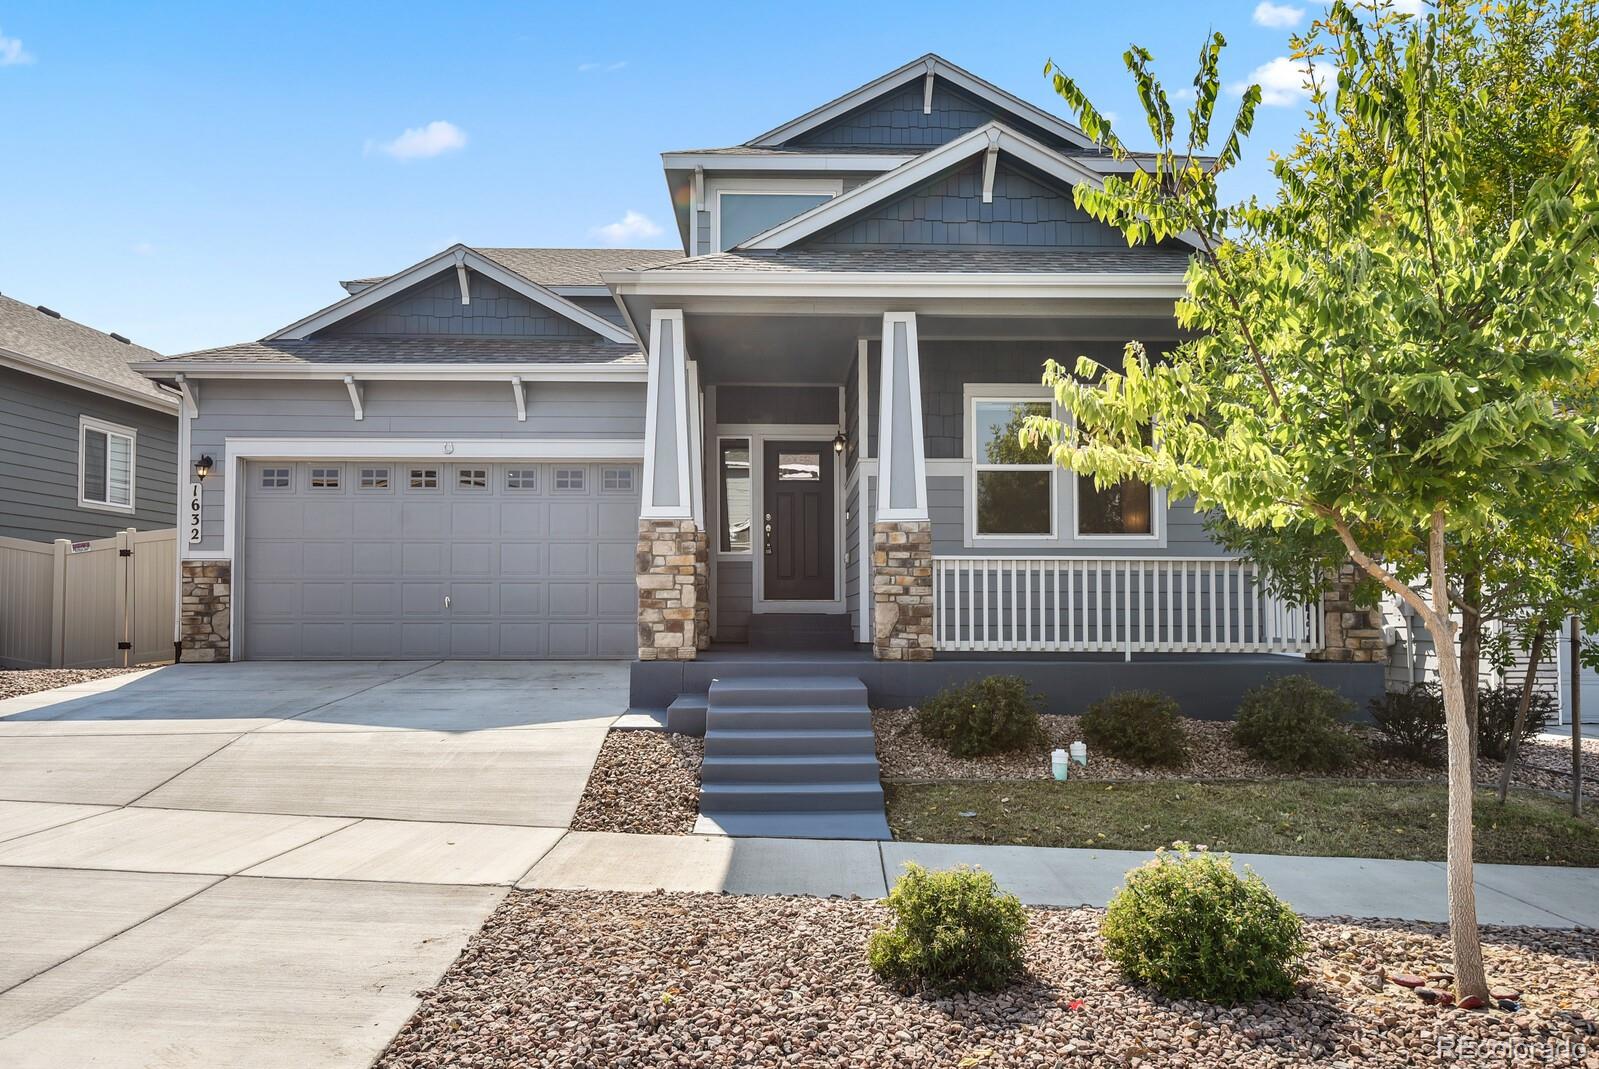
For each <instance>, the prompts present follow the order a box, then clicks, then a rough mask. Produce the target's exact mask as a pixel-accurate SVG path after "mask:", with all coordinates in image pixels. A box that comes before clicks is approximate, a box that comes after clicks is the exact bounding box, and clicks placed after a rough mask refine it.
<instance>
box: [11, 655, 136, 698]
mask: <svg viewBox="0 0 1599 1069" xmlns="http://www.w3.org/2000/svg"><path fill="white" fill-rule="evenodd" d="M159 667H160V665H155V664H140V665H135V666H134V667H132V668H0V701H4V700H5V699H6V698H19V697H21V696H22V695H24V694H36V693H38V692H39V691H41V690H54V689H55V688H57V687H69V686H71V685H72V684H74V683H87V682H88V681H89V680H91V679H105V678H106V677H107V676H120V675H126V674H127V673H129V672H143V671H145V670H146V669H150V668H159Z"/></svg>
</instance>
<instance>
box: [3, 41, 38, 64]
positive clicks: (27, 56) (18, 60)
mask: <svg viewBox="0 0 1599 1069" xmlns="http://www.w3.org/2000/svg"><path fill="white" fill-rule="evenodd" d="M32 62H33V54H32V53H31V52H28V51H27V50H26V49H24V48H23V47H22V42H21V41H20V40H18V39H17V38H15V37H7V36H6V35H5V34H3V33H0V67H14V66H18V65H20V64H23V63H32Z"/></svg>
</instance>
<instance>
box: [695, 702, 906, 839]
mask: <svg viewBox="0 0 1599 1069" xmlns="http://www.w3.org/2000/svg"><path fill="white" fill-rule="evenodd" d="M702 701H703V705H701V703H700V702H699V701H696V700H695V699H694V698H693V697H692V696H684V697H683V698H680V699H679V700H678V701H677V702H674V703H673V704H672V710H675V711H676V712H677V715H678V723H679V724H682V725H684V726H687V725H688V724H690V723H692V722H693V720H694V719H695V718H696V717H697V716H698V715H703V716H704V725H705V761H704V764H703V765H701V767H700V817H699V821H698V823H697V824H696V825H695V829H694V830H695V831H697V832H708V833H712V834H716V833H720V834H723V835H736V836H742V837H748V836H766V837H772V838H803V839H820V838H830V839H887V838H889V832H888V820H887V818H886V817H885V816H884V815H883V787H882V784H881V783H880V782H879V781H878V769H877V750H876V746H875V744H874V741H873V737H872V712H871V707H870V706H869V705H868V704H867V701H866V686H865V684H863V683H862V682H861V681H860V680H859V679H856V678H854V677H852V676H806V677H786V676H760V677H746V678H740V679H725V680H723V679H718V680H714V681H713V682H712V683H711V688H710V693H709V694H707V695H706V696H705V698H704V699H702ZM702 709H703V713H701V710H702ZM672 710H669V711H668V714H667V715H668V721H669V722H670V721H671V720H672V718H673V716H672ZM672 730H679V729H678V728H672Z"/></svg>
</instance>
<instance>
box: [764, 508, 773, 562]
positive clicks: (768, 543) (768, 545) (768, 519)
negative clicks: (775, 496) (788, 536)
mask: <svg viewBox="0 0 1599 1069" xmlns="http://www.w3.org/2000/svg"><path fill="white" fill-rule="evenodd" d="M765 531H766V537H765V538H764V539H763V541H764V542H765V543H766V552H767V554H768V555H770V554H771V552H772V514H771V513H770V512H768V513H767V514H766V527H765Z"/></svg>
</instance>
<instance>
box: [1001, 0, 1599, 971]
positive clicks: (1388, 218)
mask: <svg viewBox="0 0 1599 1069" xmlns="http://www.w3.org/2000/svg"><path fill="white" fill-rule="evenodd" d="M1224 44H1225V42H1224V41H1223V39H1222V38H1221V36H1220V35H1219V34H1218V35H1215V36H1214V37H1213V38H1212V39H1211V40H1210V41H1209V42H1208V43H1207V44H1206V46H1205V48H1204V49H1203V50H1202V52H1201V54H1200V61H1199V71H1198V74H1197V75H1196V77H1195V79H1194V85H1193V89H1194V95H1195V100H1194V103H1193V105H1192V107H1190V108H1189V109H1188V115H1187V120H1188V121H1187V125H1188V131H1187V133H1186V134H1185V135H1184V136H1183V137H1182V138H1181V139H1179V137H1178V135H1177V132H1176V115H1175V114H1174V112H1173V110H1172V107H1171V104H1170V101H1169V98H1168V96H1167V94H1166V92H1165V90H1164V88H1163V87H1162V86H1161V84H1160V83H1159V81H1158V80H1157V79H1156V78H1155V76H1154V75H1153V73H1152V72H1151V69H1150V68H1151V65H1152V59H1151V57H1150V55H1149V53H1148V52H1147V51H1145V50H1143V49H1140V48H1136V47H1135V48H1133V49H1131V50H1129V52H1128V53H1127V54H1126V57H1125V59H1126V62H1127V66H1128V68H1129V70H1130V71H1131V73H1132V75H1133V78H1134V81H1135V84H1136V87H1137V91H1138V95H1139V98H1140V100H1141V102H1142V104H1143V106H1144V110H1145V112H1146V113H1147V117H1148V120H1149V128H1150V130H1151V132H1152V133H1153V135H1154V137H1155V140H1156V142H1157V151H1156V153H1155V155H1154V156H1153V157H1152V158H1149V159H1147V160H1135V161H1134V170H1133V171H1132V172H1131V173H1129V174H1126V175H1111V176H1107V178H1106V180H1105V182H1104V185H1103V187H1102V188H1100V189H1093V188H1090V187H1088V186H1086V185H1079V186H1077V187H1076V191H1075V197H1076V200H1077V203H1078V205H1079V206H1080V207H1082V208H1083V209H1085V210H1086V211H1088V212H1089V213H1091V214H1092V215H1093V216H1094V217H1095V218H1097V219H1100V220H1101V221H1103V222H1105V223H1108V224H1110V225H1113V226H1116V227H1118V228H1120V229H1121V230H1122V231H1123V233H1124V234H1125V235H1126V236H1127V238H1128V240H1129V242H1131V243H1135V244H1136V243H1141V242H1158V241H1172V240H1178V239H1186V240H1188V241H1190V242H1191V243H1192V244H1193V245H1194V246H1195V247H1196V249H1197V250H1198V251H1197V255H1195V256H1194V257H1193V259H1192V261H1191V263H1190V267H1189V270H1188V274H1187V279H1186V281H1187V291H1188V292H1187V295H1186V297H1184V298H1183V299H1182V300H1180V301H1179V302H1178V305H1177V317H1178V320H1179V322H1180V323H1181V325H1182V326H1183V327H1185V328H1186V329H1187V330H1188V331H1190V332H1192V335H1193V336H1192V337H1191V339H1190V340H1188V341H1185V342H1183V343H1182V344H1180V345H1178V346H1177V347H1176V348H1175V349H1173V350H1172V351H1171V352H1170V353H1168V354H1167V355H1166V356H1165V357H1164V358H1162V359H1159V360H1156V359H1151V358H1150V357H1149V356H1148V354H1146V353H1145V352H1144V351H1143V349H1142V348H1141V347H1140V346H1139V345H1138V344H1137V343H1131V344H1129V345H1128V347H1127V351H1126V354H1125V356H1124V359H1123V362H1122V366H1121V367H1119V368H1112V367H1105V366H1102V365H1100V364H1098V363H1096V362H1095V361H1093V360H1090V359H1088V358H1079V359H1078V360H1077V362H1076V364H1075V366H1074V367H1073V368H1066V367H1063V366H1061V365H1059V364H1056V363H1053V362H1052V363H1051V364H1050V365H1049V366H1048V368H1047V372H1046V379H1045V381H1046V382H1047V383H1049V384H1050V385H1051V386H1053V387H1054V392H1055V396H1056V399H1057V401H1058V403H1059V404H1060V405H1061V406H1062V408H1064V409H1065V410H1066V411H1067V412H1068V413H1070V415H1071V420H1070V421H1068V422H1061V421H1056V420H1053V419H1050V418H1048V417H1034V418H1030V419H1029V420H1028V421H1027V422H1026V425H1025V427H1024V429H1023V431H1022V436H1023V437H1024V438H1025V439H1026V440H1028V441H1029V442H1037V443H1044V444H1046V445H1047V446H1048V448H1049V449H1050V453H1051V456H1052V457H1053V459H1054V460H1055V462H1057V463H1059V464H1061V465H1063V466H1065V467H1067V468H1070V469H1071V470H1072V471H1074V472H1076V473H1078V474H1081V475H1089V476H1092V477H1093V478H1094V480H1095V481H1096V483H1098V484H1101V485H1109V484H1114V483H1116V482H1119V481H1121V480H1124V479H1128V478H1135V479H1140V480H1142V481H1144V482H1148V483H1150V484H1153V485H1160V486H1166V487H1168V488H1169V489H1170V491H1171V493H1172V495H1173V496H1174V497H1191V498H1192V499H1193V500H1194V502H1195V504H1196V506H1197V507H1198V508H1200V509H1205V510H1209V509H1215V510H1219V511H1221V512H1223V513H1225V515H1226V516H1227V517H1228V519H1229V520H1230V521H1231V522H1233V523H1235V524H1237V525H1238V526H1240V527H1241V528H1246V529H1262V528H1285V527H1287V528H1296V529H1298V530H1300V531H1302V532H1305V533H1307V534H1311V535H1317V536H1324V537H1329V538H1333V537H1335V538H1336V539H1337V540H1338V543H1339V544H1340V545H1341V546H1342V547H1343V549H1344V550H1345V551H1346V552H1347V553H1348V555H1349V557H1350V558H1352V559H1353V560H1354V561H1355V562H1356V563H1357V564H1358V565H1359V566H1360V567H1361V568H1362V569H1364V571H1365V572H1366V574H1368V575H1369V576H1370V577H1371V579H1372V581H1373V582H1375V583H1377V584H1380V585H1381V586H1382V587H1383V588H1384V589H1386V590H1387V591H1389V592H1391V593H1392V594H1394V595H1395V596H1397V597H1399V598H1402V599H1403V600H1404V601H1405V602H1406V603H1407V604H1408V605H1410V606H1411V607H1412V608H1413V609H1414V610H1415V611H1416V613H1417V615H1418V616H1419V617H1420V618H1421V619H1422V621H1423V623H1424V624H1425V626H1426V627H1427V628H1428V630H1429V631H1430V632H1431V633H1432V634H1433V635H1434V636H1435V639H1436V640H1437V646H1438V662H1439V675H1440V681H1441V685H1442V690H1443V694H1444V704H1445V708H1446V714H1447V721H1448V759H1449V760H1448V784H1449V806H1448V818H1447V820H1448V824H1447V832H1448V836H1447V837H1448V844H1449V864H1448V881H1449V903H1450V924H1451V931H1452V936H1453V942H1454V957H1455V975H1456V981H1457V989H1456V991H1457V995H1459V996H1461V997H1465V996H1471V995H1476V996H1479V997H1486V996H1487V993H1488V985H1487V979H1486V976H1485V973H1484V969H1483V963H1482V951H1481V944H1480V940H1479V938H1478V933H1477V922H1476V902H1475V891H1474V887H1473V884H1472V863H1471V848H1472V809H1471V807H1472V786H1473V785H1472V776H1471V756H1472V752H1473V749H1474V740H1473V739H1472V738H1471V736H1470V733H1469V725H1468V722H1467V716H1466V707H1465V700H1464V688H1463V684H1462V676H1461V666H1460V662H1459V659H1458V657H1457V656H1456V654H1455V643H1454V638H1455V625H1454V624H1453V622H1452V621H1451V616H1450V613H1451V608H1452V606H1453V604H1454V600H1455V599H1456V598H1458V597H1459V591H1458V590H1457V589H1455V587H1454V586H1453V584H1454V583H1455V580H1456V578H1457V577H1456V576H1455V574H1454V573H1453V572H1452V571H1451V568H1450V563H1449V554H1448V552H1447V548H1448V546H1449V545H1450V543H1451V540H1471V539H1474V538H1479V537H1481V536H1483V535H1484V534H1485V533H1486V532H1488V531H1490V530H1492V529H1493V528H1495V527H1496V526H1497V525H1498V524H1499V523H1500V522H1501V521H1502V518H1503V515H1504V509H1505V506H1506V502H1507V501H1515V500H1523V499H1529V498H1533V497H1537V496H1541V495H1549V494H1552V493H1557V492H1558V493H1564V492H1566V490H1567V489H1568V488H1570V487H1582V486H1591V484H1592V482H1593V475H1594V473H1593V471H1592V470H1591V468H1590V467H1588V466H1586V465H1585V464H1584V463H1582V462H1581V458H1584V457H1586V456H1588V453H1589V446H1590V442H1589V437H1590V429H1589V427H1588V426H1587V424H1586V422H1585V421H1584V420H1583V419H1581V418H1578V417H1576V416H1574V415H1573V414H1572V413H1571V412H1570V411H1568V410H1566V409H1564V408H1563V407H1561V406H1560V405H1558V404H1557V403H1556V401H1555V398H1556V397H1557V396H1558V395H1559V393H1560V391H1561V389H1562V388H1563V387H1564V385H1565V384H1567V383H1569V382H1572V381H1574V380H1575V379H1577V378H1579V377H1580V375H1581V373H1582V364H1581V361H1580V359H1579V357H1578V356H1577V355H1576V354H1574V352H1573V349H1572V346H1571V344H1570V342H1571V339H1573V338H1580V337H1588V336H1593V335H1594V333H1595V330H1594V328H1595V327H1596V326H1599V319H1596V316H1599V312H1596V307H1595V303H1594V295H1595V286H1596V283H1599V267H1596V263H1595V256H1596V252H1599V244H1596V240H1599V151H1596V148H1595V144H1594V141H1593V139H1592V138H1591V137H1590V136H1589V135H1588V133H1587V132H1586V131H1581V132H1579V133H1578V134H1577V136H1576V137H1575V139H1574V141H1573V144H1572V146H1571V149H1570V152H1569V154H1568V156H1567V158H1566V159H1565V160H1564V161H1563V162H1561V163H1560V164H1559V165H1558V166H1551V167H1550V168H1549V169H1548V170H1547V172H1546V173H1544V174H1542V175H1540V176H1539V177H1538V179H1537V181H1536V182H1534V183H1532V184H1531V187H1530V188H1529V189H1528V191H1527V194H1526V199H1525V205H1524V210H1523V211H1522V212H1521V213H1520V215H1519V216H1518V218H1517V219H1516V220H1515V222H1514V224H1513V225H1511V226H1510V227H1508V228H1506V229H1503V230H1501V229H1499V228H1496V227H1493V226H1490V225H1486V223H1487V219H1486V210H1485V209H1484V208H1482V207H1481V206H1480V205H1479V204H1478V203H1477V201H1476V199H1475V198H1472V197H1470V196H1467V195H1466V194H1465V188H1466V185H1467V181H1468V177H1469V175H1470V173H1471V171H1470V167H1469V161H1468V159H1467V158H1466V157H1467V155H1468V153H1469V145H1468V142H1467V140H1466V138H1465V137H1464V134H1463V132H1464V131H1465V130H1466V129H1468V128H1473V127H1474V126H1475V123H1476V121H1477V115H1476V112H1477V109H1483V108H1487V109H1491V108H1493V107H1494V106H1495V105H1494V103H1493V102H1492V101H1491V100H1488V99H1486V98H1484V97H1482V96H1473V95H1466V96H1463V95H1461V94H1459V93H1457V92H1455V91H1454V87H1453V86H1451V85H1450V84H1449V83H1448V81H1447V69H1446V66H1445V64H1444V63H1442V62H1441V60H1440V57H1439V42H1438V36H1437V24H1436V20H1435V19H1432V18H1425V19H1419V20H1418V19H1410V18H1406V17H1399V16H1395V15H1393V14H1392V13H1391V12H1389V11H1386V10H1384V11H1381V12H1374V11H1364V12H1357V11H1355V10H1352V9H1350V8H1349V7H1348V6H1347V5H1346V4H1345V3H1344V2H1343V0H1338V2H1337V3H1335V4H1334V6H1333V7H1332V9H1331V10H1330V11H1329V12H1328V14H1327V16H1326V17H1325V19H1323V20H1321V21H1320V22H1318V23H1317V27H1316V29H1315V30H1314V31H1313V34H1312V35H1311V36H1310V37H1307V38H1305V39H1301V40H1298V41H1296V42H1295V44H1296V56H1297V57H1298V58H1299V59H1300V60H1301V61H1302V62H1304V63H1305V64H1306V65H1307V67H1308V68H1309V71H1310V73H1309V74H1307V78H1308V79H1309V80H1310V83H1311V86H1312V95H1311V107H1310V115H1309V119H1308V122H1307V124H1306V128H1305V129H1304V130H1303V131H1302V133H1301V135H1300V138H1299V140H1298V143H1297V144H1296V145H1295V146H1294V148H1293V150H1292V151H1291V152H1289V153H1288V154H1287V155H1286V156H1284V157H1282V158H1281V159H1278V160H1276V161H1274V174H1275V177H1276V180H1277V184H1278V192H1277V195H1276V197H1275V199H1274V200H1273V201H1272V202H1270V203H1268V204H1261V203H1255V202H1251V203H1248V204H1244V205H1236V206H1229V205H1224V204H1223V203H1222V202H1221V201H1220V199H1219V195H1218V192H1217V179H1218V177H1219V175H1221V174H1222V173H1223V172H1224V171H1225V170H1227V169H1228V168H1230V167H1232V166H1233V165H1234V164H1236V163H1237V161H1238V158H1239V155H1240V152H1241V150H1242V145H1243V142H1244V139H1245V138H1246V137H1247V136H1248V134H1249V131H1250V128H1251V126H1252V123H1253V116H1254V111H1255V107H1256V105H1257V103H1258V101H1259V98H1260V94H1259V89H1258V88H1250V89H1249V90H1247V91H1246V92H1245V93H1244V95H1243V101H1242V104H1241V106H1240V108H1239V112H1238V115H1237V117H1236V118H1235V119H1234V121H1233V123H1232V125H1231V126H1230V127H1229V128H1228V130H1227V132H1226V134H1225V136H1224V137H1223V138H1222V139H1221V146H1220V149H1219V151H1218V152H1217V154H1216V156H1215V157H1214V159H1210V160H1207V159H1204V158H1202V157H1201V153H1203V152H1204V151H1205V150H1206V149H1207V148H1208V146H1209V143H1210V140H1211V124H1212V119H1213V116H1214V113H1215V109H1216V103H1217V99H1218V96H1219V90H1220V83H1221V80H1220V76H1219V61H1220V54H1221V50H1222V48H1223V46H1224ZM1046 73H1049V74H1052V75H1053V80H1054V86H1055V88H1056V90H1057V92H1058V93H1059V94H1060V95H1061V97H1062V98H1063V99H1064V100H1065V101H1066V102H1067V104H1068V105H1069V106H1070V107H1071V109H1072V111H1073V112H1075V114H1076V116H1077V118H1078V120H1079V123H1080V125H1081V126H1082V128H1083V129H1084V130H1085V131H1086V132H1087V133H1088V134H1089V135H1090V136H1091V137H1094V138H1095V139H1096V140H1098V141H1099V142H1100V143H1101V144H1103V145H1104V146H1105V147H1106V148H1107V149H1108V150H1109V151H1110V152H1111V153H1113V154H1114V155H1115V156H1116V157H1117V158H1119V159H1134V158H1133V157H1131V156H1130V155H1129V154H1128V153H1127V150H1126V149H1125V147H1124V146H1123V144H1122V142H1121V140H1120V139H1119V138H1118V137H1117V136H1116V134H1115V133H1114V132H1113V131H1112V129H1111V127H1110V124H1109V123H1108V122H1107V121H1106V120H1105V118H1104V117H1103V116H1102V115H1101V114H1100V113H1099V112H1098V111H1097V110H1096V109H1095V108H1094V106H1093V105H1092V104H1091V103H1090V101H1089V100H1088V98H1087V96H1086V95H1085V94H1084V93H1083V91H1082V90H1081V89H1080V88H1079V87H1078V86H1077V85H1076V83H1075V82H1073V81H1072V80H1071V78H1069V77H1068V76H1067V75H1065V74H1064V73H1063V72H1061V71H1060V70H1059V69H1058V68H1056V67H1054V65H1053V64H1050V65H1049V66H1048V67H1046ZM1151 426H1152V427H1154V428H1155V433H1154V435H1153V436H1147V435H1146V428H1149V427H1151ZM1417 559H1419V560H1422V561H1425V564H1426V571H1427V587H1426V589H1425V590H1420V591H1418V590H1415V589H1412V587H1411V586H1410V585H1409V583H1407V582H1406V577H1405V576H1404V575H1403V574H1401V572H1400V571H1399V570H1398V566H1396V565H1393V564H1390V563H1389V562H1410V561H1413V560H1417Z"/></svg>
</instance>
